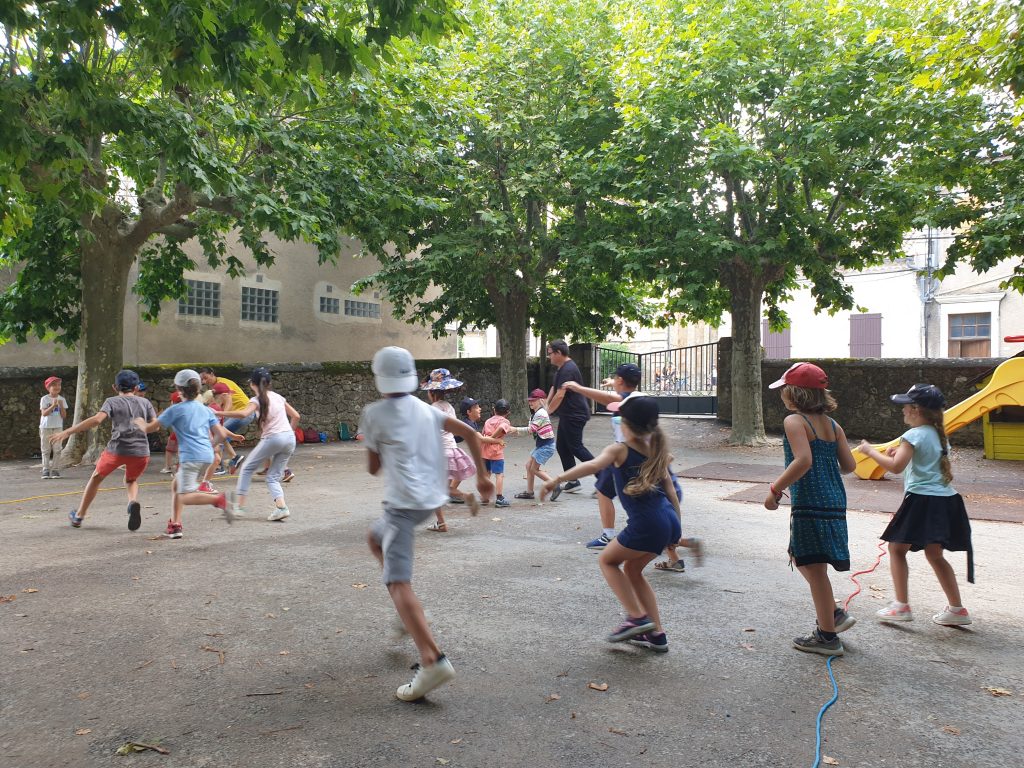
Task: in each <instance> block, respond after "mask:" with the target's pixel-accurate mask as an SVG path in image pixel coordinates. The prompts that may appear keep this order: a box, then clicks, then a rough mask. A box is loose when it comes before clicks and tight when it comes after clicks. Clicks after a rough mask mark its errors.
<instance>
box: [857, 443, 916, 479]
mask: <svg viewBox="0 0 1024 768" xmlns="http://www.w3.org/2000/svg"><path fill="white" fill-rule="evenodd" d="M857 448H858V450H860V452H861V453H863V454H864V455H865V456H870V457H871V458H872V459H874V460H875V461H876V462H878V466H880V467H881V468H882V469H884V470H885V471H886V472H894V473H899V472H902V471H903V470H904V469H906V468H907V465H908V464H909V463H910V460H911V459H913V458H914V446H913V445H911V444H910V443H908V442H907V441H906V440H900V444H899V445H898V446H896V450H895V451H893V452H892V453H880V452H879V451H876V450H875V447H874V446H873V445H872V444H871V443H869V442H868V441H867V440H861V441H860V445H859V446H857Z"/></svg>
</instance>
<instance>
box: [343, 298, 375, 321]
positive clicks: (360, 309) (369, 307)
mask: <svg viewBox="0 0 1024 768" xmlns="http://www.w3.org/2000/svg"><path fill="white" fill-rule="evenodd" d="M345 314H346V315H348V316H349V317H369V318H372V319H374V320H379V319H380V304H374V303H373V302H372V301H354V300H352V299H345Z"/></svg>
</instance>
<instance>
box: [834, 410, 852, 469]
mask: <svg viewBox="0 0 1024 768" xmlns="http://www.w3.org/2000/svg"><path fill="white" fill-rule="evenodd" d="M833 423H835V422H833ZM836 454H837V456H836V457H837V458H838V459H839V469H840V470H842V473H843V474H844V475H848V474H850V473H851V472H853V470H854V469H856V468H857V460H856V459H855V458H853V452H852V451H851V450H850V444H849V443H848V442H846V433H845V432H843V428H842V427H840V426H839V425H838V424H836Z"/></svg>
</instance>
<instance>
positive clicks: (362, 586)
mask: <svg viewBox="0 0 1024 768" xmlns="http://www.w3.org/2000/svg"><path fill="white" fill-rule="evenodd" d="M352 586H353V587H355V588H356V589H366V588H367V587H368V586H370V585H369V584H363V583H359V584H353V585H352Z"/></svg>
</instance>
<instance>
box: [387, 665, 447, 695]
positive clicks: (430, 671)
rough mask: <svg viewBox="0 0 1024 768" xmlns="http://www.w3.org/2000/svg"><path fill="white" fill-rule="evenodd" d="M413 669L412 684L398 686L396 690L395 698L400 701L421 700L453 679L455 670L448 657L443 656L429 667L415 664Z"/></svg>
mask: <svg viewBox="0 0 1024 768" xmlns="http://www.w3.org/2000/svg"><path fill="white" fill-rule="evenodd" d="M413 669H415V670H416V674H415V675H414V676H413V678H412V682H411V683H406V684H405V685H403V686H399V688H398V690H397V691H395V696H397V697H398V698H400V699H401V700H402V701H416V700H417V699H422V698H423V697H424V696H426V695H427V694H428V693H430V692H431V691H432V690H434V689H435V688H437V686H439V685H444V684H445V683H447V682H448V681H449V680H451V679H453V678H454V677H455V669H454V668H453V667H452V663H451V662H450V661H448V657H447V656H444V655H442V656H441V657H440V658H439V659H438V660H437V661H435V662H434V663H433V664H431V665H430V666H429V667H422V666H420V665H419V664H416V665H415V666H414V667H413Z"/></svg>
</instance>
